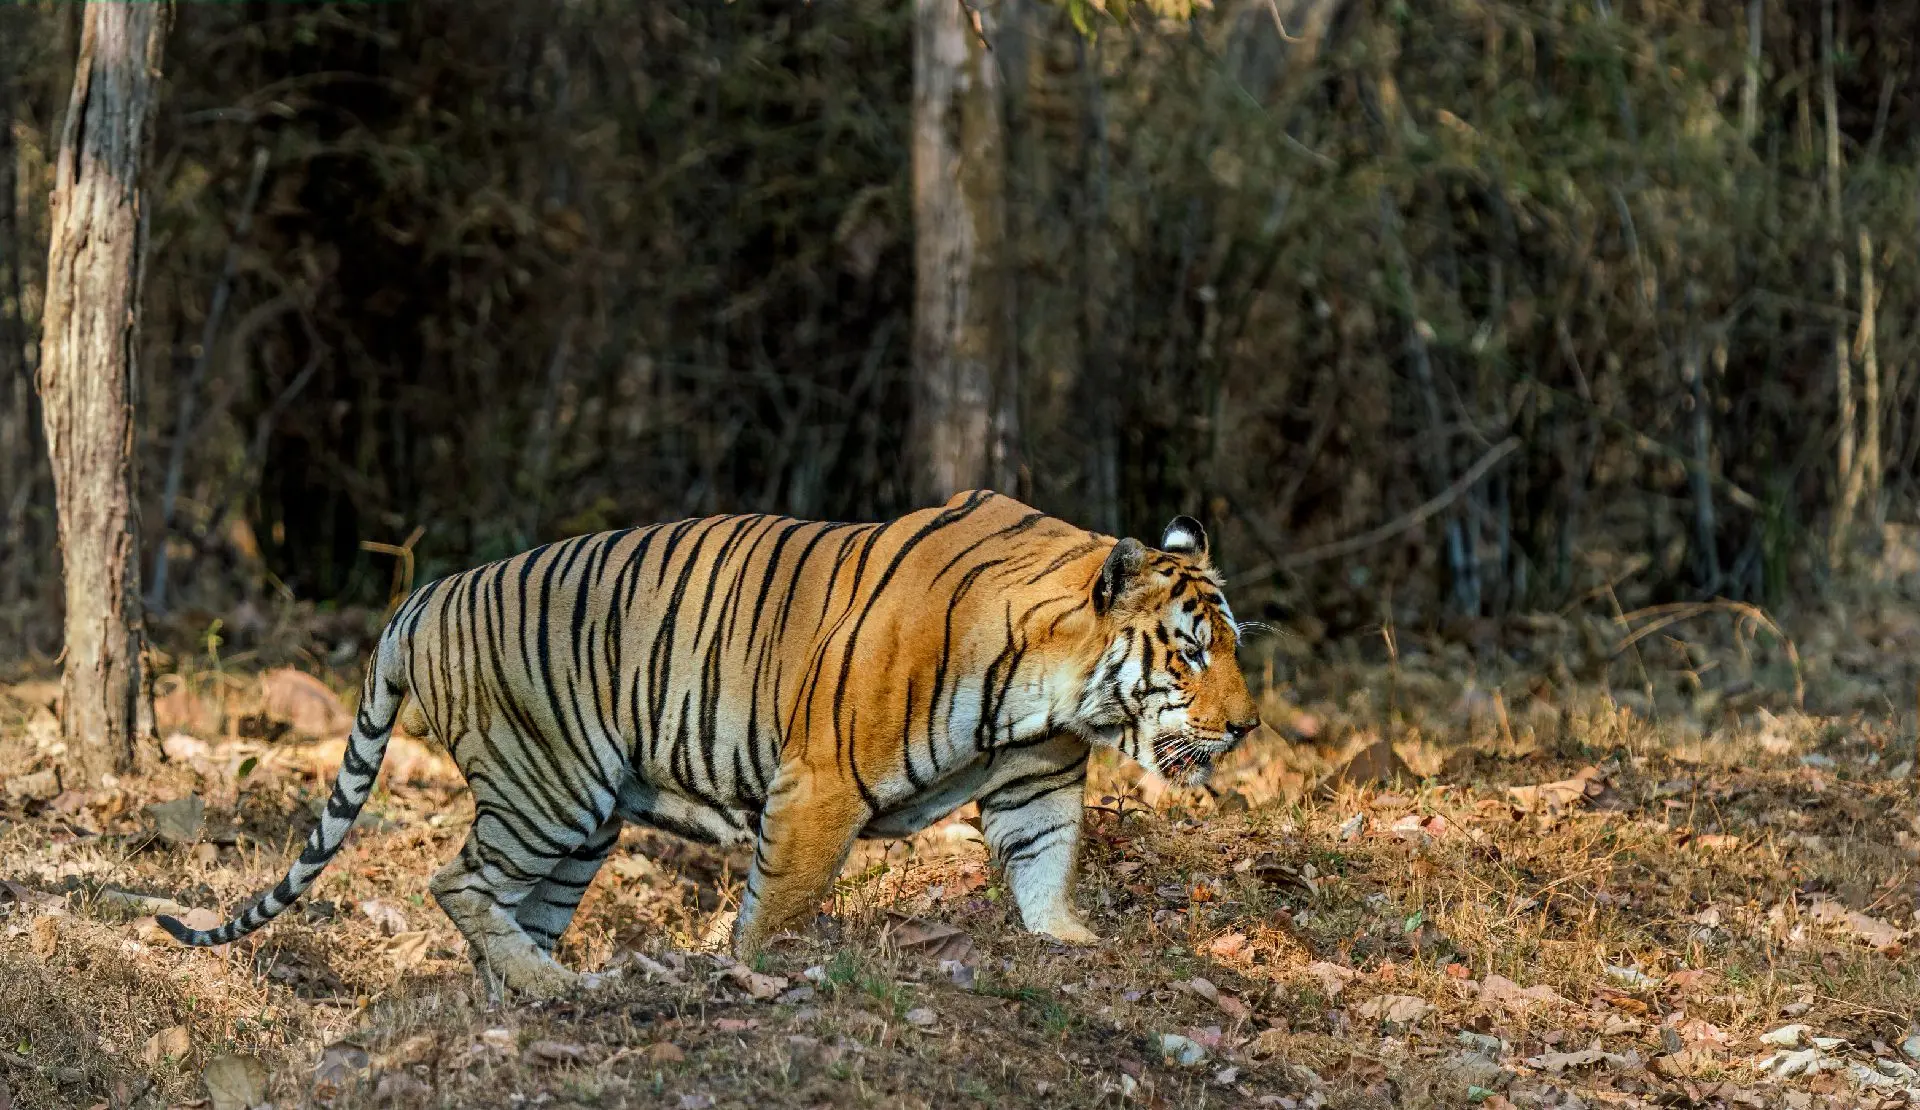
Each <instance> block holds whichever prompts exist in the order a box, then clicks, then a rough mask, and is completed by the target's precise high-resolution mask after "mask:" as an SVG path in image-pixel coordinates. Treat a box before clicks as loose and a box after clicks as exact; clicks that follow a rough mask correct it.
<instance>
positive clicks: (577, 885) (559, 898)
mask: <svg viewBox="0 0 1920 1110" xmlns="http://www.w3.org/2000/svg"><path fill="white" fill-rule="evenodd" d="M620 825H621V821H620V818H618V817H609V818H607V820H606V822H605V823H603V824H602V825H601V826H600V827H599V828H598V829H596V830H594V833H593V835H592V836H589V837H587V839H586V840H585V842H583V843H582V844H581V845H580V846H579V847H578V848H575V849H574V850H573V851H572V852H571V853H570V854H568V855H566V856H563V857H561V859H560V862H558V863H556V864H554V865H553V870H551V871H549V872H547V877H546V878H544V879H541V880H540V882H539V885H537V886H535V887H534V888H533V892H532V893H531V894H529V895H527V897H526V900H525V901H523V902H521V903H520V908H519V909H517V910H515V911H514V915H513V918H514V920H515V921H518V922H519V923H520V927H521V928H522V929H525V930H526V931H527V935H528V936H529V937H532V938H533V943H534V946H535V947H537V948H539V949H540V950H541V951H542V952H548V953H551V952H552V951H553V949H554V946H555V945H557V944H558V943H559V942H560V934H562V933H564V932H566V931H567V926H568V925H570V924H572V923H573V914H574V911H576V910H578V909H579V908H580V899H582V898H583V897H585V896H586V893H587V887H589V886H591V885H592V884H593V877H594V876H595V875H597V874H599V873H600V865H601V864H603V863H605V862H606V861H607V855H608V853H610V852H612V851H613V846H614V845H615V844H617V843H619V842H620Z"/></svg>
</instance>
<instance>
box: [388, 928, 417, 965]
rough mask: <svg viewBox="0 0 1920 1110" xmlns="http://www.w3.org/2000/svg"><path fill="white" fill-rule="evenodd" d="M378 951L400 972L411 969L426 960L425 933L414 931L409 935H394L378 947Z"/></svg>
mask: <svg viewBox="0 0 1920 1110" xmlns="http://www.w3.org/2000/svg"><path fill="white" fill-rule="evenodd" d="M380 950H381V951H382V952H384V953H386V954H387V955H388V956H389V957H390V958H392V960H393V962H394V963H395V964H396V965H397V966H399V967H400V968H401V969H402V970H405V969H406V968H410V967H413V966H414V965H416V964H418V963H419V962H420V961H422V960H424V959H426V958H427V932H426V930H424V929H416V930H414V931H413V932H410V933H395V934H394V935H393V936H390V937H388V938H387V939H386V940H385V942H383V943H382V944H381V945H380Z"/></svg>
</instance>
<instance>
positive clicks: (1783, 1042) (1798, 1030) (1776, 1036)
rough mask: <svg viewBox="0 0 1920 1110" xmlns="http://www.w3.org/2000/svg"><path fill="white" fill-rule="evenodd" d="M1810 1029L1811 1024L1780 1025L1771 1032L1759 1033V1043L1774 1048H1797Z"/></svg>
mask: <svg viewBox="0 0 1920 1110" xmlns="http://www.w3.org/2000/svg"><path fill="white" fill-rule="evenodd" d="M1811 1031H1812V1027H1811V1026H1806V1025H1782V1026H1781V1027H1780V1028H1778V1029H1775V1030H1773V1031H1772V1032H1768V1033H1762V1034H1760V1043H1761V1044H1765V1045H1773V1046H1774V1047H1776V1048H1798V1047H1799V1046H1800V1042H1801V1040H1802V1039H1804V1038H1805V1037H1806V1035H1807V1034H1808V1033H1809V1032H1811Z"/></svg>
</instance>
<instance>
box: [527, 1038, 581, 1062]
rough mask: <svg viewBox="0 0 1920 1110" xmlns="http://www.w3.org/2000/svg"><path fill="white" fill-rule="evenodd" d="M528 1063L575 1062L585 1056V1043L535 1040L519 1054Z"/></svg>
mask: <svg viewBox="0 0 1920 1110" xmlns="http://www.w3.org/2000/svg"><path fill="white" fill-rule="evenodd" d="M521 1058H522V1059H524V1060H526V1061H527V1062H528V1063H530V1064H536V1065H545V1066H548V1067H551V1066H553V1065H555V1064H577V1063H580V1062H581V1061H582V1060H585V1059H586V1058H587V1049H586V1046H585V1045H578V1044H573V1043H572V1042H569V1041H535V1042H533V1043H532V1044H530V1045H528V1046H527V1050H526V1052H525V1053H523V1054H522V1056H521Z"/></svg>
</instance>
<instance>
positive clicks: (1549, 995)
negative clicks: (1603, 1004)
mask: <svg viewBox="0 0 1920 1110" xmlns="http://www.w3.org/2000/svg"><path fill="white" fill-rule="evenodd" d="M1480 1000H1481V1001H1482V1002H1489V1003H1495V1004H1498V1005H1501V1006H1505V1007H1506V1008H1507V1009H1509V1010H1512V1011H1515V1012H1516V1013H1524V1012H1525V1011H1527V1010H1531V1009H1534V1008H1535V1007H1538V1006H1570V1005H1572V1003H1570V1002H1568V1001H1567V1000H1566V999H1565V998H1563V997H1561V996H1560V994H1559V993H1558V992H1557V991H1555V990H1554V989H1553V988H1552V987H1549V986H1546V985H1544V984H1535V985H1534V986H1531V987H1522V986H1521V985H1520V984H1518V983H1516V982H1514V981H1513V980H1511V979H1508V978H1505V977H1504V976H1500V975H1489V976H1487V977H1486V978H1485V979H1484V980H1482V981H1481V983H1480Z"/></svg>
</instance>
